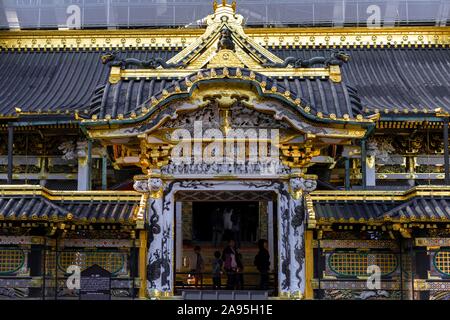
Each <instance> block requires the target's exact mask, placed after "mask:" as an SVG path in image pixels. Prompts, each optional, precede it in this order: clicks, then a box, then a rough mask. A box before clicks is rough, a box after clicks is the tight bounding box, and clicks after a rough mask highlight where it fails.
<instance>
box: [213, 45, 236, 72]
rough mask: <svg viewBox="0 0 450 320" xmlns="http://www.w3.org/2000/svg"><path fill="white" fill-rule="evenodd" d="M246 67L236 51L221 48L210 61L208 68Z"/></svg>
mask: <svg viewBox="0 0 450 320" xmlns="http://www.w3.org/2000/svg"><path fill="white" fill-rule="evenodd" d="M215 67H244V64H243V63H242V62H241V60H240V59H239V58H238V56H237V55H236V53H235V52H234V51H232V50H229V49H223V50H220V51H219V52H218V53H217V54H216V55H215V56H214V57H213V58H212V59H211V60H210V62H209V64H208V68H215Z"/></svg>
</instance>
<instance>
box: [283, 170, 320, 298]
mask: <svg viewBox="0 0 450 320" xmlns="http://www.w3.org/2000/svg"><path fill="white" fill-rule="evenodd" d="M316 185H317V182H316V181H315V180H307V179H304V178H300V177H294V178H291V179H290V181H289V193H290V200H289V218H290V226H289V237H288V238H289V247H290V251H291V259H290V260H291V264H290V287H289V293H290V295H291V297H293V298H300V299H302V298H304V297H305V287H306V275H305V239H304V234H305V224H306V219H305V217H306V214H305V212H306V210H305V207H304V202H305V201H304V195H305V194H306V193H308V192H311V191H313V190H314V189H315V188H316ZM308 256H310V255H308Z"/></svg>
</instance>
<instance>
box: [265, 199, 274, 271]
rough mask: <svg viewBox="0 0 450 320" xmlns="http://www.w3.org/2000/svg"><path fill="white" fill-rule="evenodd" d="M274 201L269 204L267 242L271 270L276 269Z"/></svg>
mask: <svg viewBox="0 0 450 320" xmlns="http://www.w3.org/2000/svg"><path fill="white" fill-rule="evenodd" d="M273 234H274V229H273V201H268V202H267V242H268V244H269V254H270V269H271V270H273V269H275V264H274V262H275V257H274V256H275V248H274V243H273Z"/></svg>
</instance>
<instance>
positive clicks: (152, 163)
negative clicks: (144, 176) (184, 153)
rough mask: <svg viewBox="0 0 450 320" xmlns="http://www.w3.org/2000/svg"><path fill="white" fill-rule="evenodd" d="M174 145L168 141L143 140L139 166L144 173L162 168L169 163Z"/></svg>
mask: <svg viewBox="0 0 450 320" xmlns="http://www.w3.org/2000/svg"><path fill="white" fill-rule="evenodd" d="M172 147H173V146H172V145H170V144H166V143H148V142H147V141H145V140H141V154H140V156H139V166H140V167H141V168H142V171H143V172H144V173H148V171H149V170H154V169H160V168H161V167H162V166H165V165H167V164H168V163H169V160H170V152H171V150H172Z"/></svg>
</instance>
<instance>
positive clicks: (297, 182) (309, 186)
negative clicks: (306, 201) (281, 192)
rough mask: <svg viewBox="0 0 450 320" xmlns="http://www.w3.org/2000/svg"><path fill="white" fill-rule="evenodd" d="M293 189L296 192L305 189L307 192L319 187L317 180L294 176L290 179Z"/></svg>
mask: <svg viewBox="0 0 450 320" xmlns="http://www.w3.org/2000/svg"><path fill="white" fill-rule="evenodd" d="M289 183H290V185H291V189H292V191H294V192H297V191H300V190H303V191H305V192H311V191H314V190H315V189H316V187H317V181H316V180H313V179H304V178H292V179H291V180H290V182H289Z"/></svg>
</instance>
